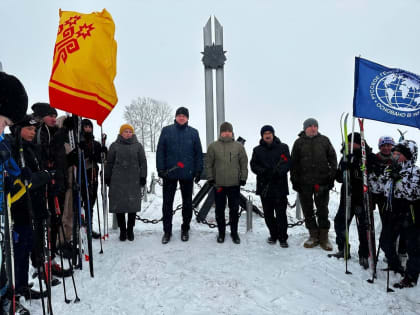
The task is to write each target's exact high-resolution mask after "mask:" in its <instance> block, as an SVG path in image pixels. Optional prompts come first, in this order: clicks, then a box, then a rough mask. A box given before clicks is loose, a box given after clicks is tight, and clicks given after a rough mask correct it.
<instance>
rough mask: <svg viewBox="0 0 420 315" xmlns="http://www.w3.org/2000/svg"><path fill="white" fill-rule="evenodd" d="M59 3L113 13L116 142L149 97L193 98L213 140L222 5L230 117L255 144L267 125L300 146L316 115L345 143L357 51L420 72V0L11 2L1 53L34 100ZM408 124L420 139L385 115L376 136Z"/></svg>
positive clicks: (190, 102)
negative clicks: (210, 72) (209, 27)
mask: <svg viewBox="0 0 420 315" xmlns="http://www.w3.org/2000/svg"><path fill="white" fill-rule="evenodd" d="M60 8H61V9H62V10H70V11H78V12H82V13H89V12H92V11H101V10H102V9H103V8H106V9H107V10H108V11H109V12H110V13H111V15H112V16H113V19H114V22H115V25H116V34H115V39H116V41H117V45H118V51H117V76H116V79H115V85H116V89H117V93H118V98H119V102H118V104H117V106H116V108H115V109H114V110H113V112H112V113H111V114H110V115H109V116H108V118H107V120H106V121H105V122H104V131H105V132H106V133H107V134H108V136H109V137H108V139H110V140H114V139H115V137H116V135H117V133H118V130H119V126H120V125H121V124H122V123H124V121H123V110H124V107H125V106H126V105H128V104H130V102H131V100H133V99H135V98H137V97H139V96H141V97H143V96H144V97H152V98H155V99H158V100H163V101H166V102H167V103H168V104H169V105H171V106H172V107H173V108H174V110H175V109H176V108H177V107H178V106H186V107H188V108H189V109H190V125H191V126H193V127H196V128H197V129H198V130H199V132H200V136H201V141H202V144H203V149H204V150H205V145H206V144H205V142H206V137H205V114H204V113H205V105H204V69H203V65H202V63H201V57H202V55H201V54H200V52H201V51H203V38H202V36H203V26H204V24H205V23H206V22H207V20H208V18H209V17H210V16H211V15H215V16H216V17H217V19H218V20H219V21H220V23H221V24H222V25H223V27H224V49H225V50H226V51H227V61H226V65H225V104H226V105H225V106H226V119H227V120H228V121H230V122H231V123H232V124H233V126H234V132H235V134H236V135H237V136H239V135H240V136H242V137H243V138H245V139H247V143H246V148H247V151H248V152H249V153H250V152H251V150H252V148H253V147H254V146H255V145H256V144H257V143H258V140H259V131H260V128H261V127H262V126H263V125H264V124H271V125H273V126H274V128H275V130H276V135H277V136H279V138H280V139H281V140H282V141H283V142H285V143H287V144H288V145H289V147H290V149H291V147H292V145H293V142H294V141H295V140H296V137H297V134H298V133H299V131H301V130H302V123H303V121H304V120H305V119H306V118H308V117H314V118H316V119H317V120H318V121H319V131H320V132H321V133H323V134H325V135H327V136H328V137H330V139H331V141H332V142H333V144H334V146H335V147H336V150H337V151H338V150H339V144H340V143H341V138H340V129H339V118H340V115H341V113H342V112H344V111H347V112H352V102H353V89H354V82H353V79H354V57H355V56H359V55H360V56H362V57H363V58H366V59H369V60H372V61H375V62H377V63H380V64H383V65H385V66H388V67H397V68H402V69H405V70H409V71H411V72H414V73H417V74H420V59H419V50H420V41H419V38H420V28H419V25H418V20H419V18H418V17H419V12H420V1H419V0H398V1H395V0H365V1H362V0H322V1H315V0H295V1H279V0H273V1H271V0H255V1H244V0H240V1H222V0H208V1H199V0H190V1H187V0H184V1H174V0H171V1H160V0H153V1H139V0H132V1H123V0H120V1H87V0H84V1H75V0H73V1H57V0H55V1H44V0H43V1H31V0H26V1H9V0H2V1H1V2H0V62H2V64H3V69H4V71H6V72H8V73H11V74H14V75H16V76H17V77H18V78H19V79H20V80H21V81H22V83H23V84H24V85H25V87H26V90H27V93H28V95H29V104H30V105H32V104H33V103H35V102H38V101H48V81H49V78H50V74H51V67H52V56H53V49H54V44H55V40H56V33H57V27H58V21H59V16H58V10H59V9H60ZM397 128H399V129H402V130H408V132H407V135H406V137H407V138H409V139H414V140H416V141H417V142H419V140H420V137H419V132H418V129H415V128H411V127H405V126H398V125H389V124H385V123H380V122H374V121H367V122H366V127H365V129H366V138H367V142H368V143H369V144H370V145H371V146H372V147H373V148H374V150H375V151H376V150H377V140H378V137H379V136H381V135H385V134H386V135H391V136H394V138H398V132H397ZM357 129H358V127H357ZM98 130H99V129H98V128H96V132H97V131H98Z"/></svg>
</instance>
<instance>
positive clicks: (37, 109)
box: [31, 103, 57, 118]
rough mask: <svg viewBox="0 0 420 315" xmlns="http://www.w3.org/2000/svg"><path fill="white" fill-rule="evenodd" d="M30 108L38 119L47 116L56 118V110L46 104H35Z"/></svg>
mask: <svg viewBox="0 0 420 315" xmlns="http://www.w3.org/2000/svg"><path fill="white" fill-rule="evenodd" d="M31 108H32V110H33V111H34V116H36V117H39V118H44V117H45V116H49V115H55V116H57V110H56V109H55V108H54V107H51V106H50V104H48V103H35V104H34V105H32V107H31Z"/></svg>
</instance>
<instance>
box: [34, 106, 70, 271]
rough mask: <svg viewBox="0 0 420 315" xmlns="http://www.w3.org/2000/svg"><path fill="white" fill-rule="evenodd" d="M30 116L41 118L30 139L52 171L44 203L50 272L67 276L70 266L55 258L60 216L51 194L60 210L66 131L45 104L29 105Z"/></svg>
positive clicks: (48, 168)
mask: <svg viewBox="0 0 420 315" xmlns="http://www.w3.org/2000/svg"><path fill="white" fill-rule="evenodd" d="M31 108H32V110H33V111H34V113H33V115H34V117H35V118H37V119H39V120H41V121H42V123H41V124H40V125H39V127H38V128H37V131H36V135H35V138H34V142H35V143H36V144H38V145H40V147H41V156H42V159H41V163H42V168H43V169H45V170H48V171H54V172H55V176H54V179H55V183H54V184H52V183H51V182H50V183H49V184H48V188H47V195H48V199H47V206H48V211H49V212H50V220H49V221H50V222H49V228H50V235H51V236H50V237H51V241H50V243H51V260H52V266H51V272H52V274H53V275H54V276H57V277H61V276H62V275H63V274H64V276H66V277H68V276H70V275H71V272H70V269H65V270H63V269H62V268H61V266H60V264H58V263H57V262H56V261H55V256H56V254H57V253H58V251H57V237H58V231H59V227H60V221H59V220H60V219H61V218H59V217H58V216H57V215H56V213H55V204H54V199H55V197H57V198H58V202H59V206H60V209H64V199H65V191H66V182H67V158H66V151H65V147H64V136H63V135H64V134H65V133H66V131H65V130H64V129H63V128H59V127H58V126H57V122H56V118H57V110H56V109H55V108H53V107H51V106H50V104H48V103H35V104H34V105H32V107H31Z"/></svg>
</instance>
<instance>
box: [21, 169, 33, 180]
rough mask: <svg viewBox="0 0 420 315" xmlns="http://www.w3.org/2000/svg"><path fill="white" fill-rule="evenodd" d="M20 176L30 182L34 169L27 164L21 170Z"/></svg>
mask: <svg viewBox="0 0 420 315" xmlns="http://www.w3.org/2000/svg"><path fill="white" fill-rule="evenodd" d="M20 178H21V179H22V180H23V181H28V183H30V182H31V180H32V171H31V169H30V168H29V167H27V166H25V167H24V168H22V169H21V170H20Z"/></svg>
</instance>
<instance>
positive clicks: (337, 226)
mask: <svg viewBox="0 0 420 315" xmlns="http://www.w3.org/2000/svg"><path fill="white" fill-rule="evenodd" d="M351 137H352V134H349V135H348V140H349V143H350V142H351ZM353 141H354V143H353V154H349V155H348V156H347V162H344V161H343V158H342V159H341V161H340V164H339V166H338V171H337V173H336V180H337V182H339V183H343V185H341V195H340V205H339V207H338V211H337V214H336V215H335V218H334V230H335V233H336V243H337V247H338V252H337V253H336V254H334V256H335V257H337V258H344V254H345V247H346V243H345V242H346V192H345V185H344V171H346V170H348V171H349V175H350V187H349V188H350V190H349V193H350V195H351V202H350V213H349V216H348V220H347V226H350V224H351V221H352V220H353V217H354V216H356V224H357V231H358V234H359V264H360V265H361V266H362V267H363V268H365V269H367V268H369V262H368V257H369V248H368V242H367V232H366V231H367V224H368V223H367V222H368V221H367V220H368V218H367V216H366V210H365V209H364V206H363V200H364V198H363V171H362V151H361V137H360V134H359V133H358V132H355V133H354V140H353ZM366 164H367V165H366V166H367V172H368V173H370V172H372V170H374V169H375V167H376V165H377V158H376V156H375V154H373V153H372V149H371V148H370V147H369V146H368V145H367V143H366ZM369 211H370V209H369ZM347 258H350V246H349V252H348V256H347Z"/></svg>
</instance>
